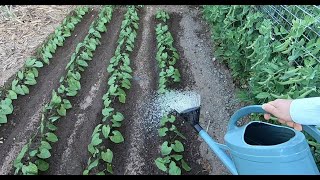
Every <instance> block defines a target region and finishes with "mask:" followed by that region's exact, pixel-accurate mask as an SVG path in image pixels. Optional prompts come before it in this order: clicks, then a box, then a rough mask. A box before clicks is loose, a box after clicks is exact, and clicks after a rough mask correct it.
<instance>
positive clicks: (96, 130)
mask: <svg viewBox="0 0 320 180" xmlns="http://www.w3.org/2000/svg"><path fill="white" fill-rule="evenodd" d="M101 126H102V124H98V125H97V126H96V127H95V128H94V130H93V133H92V135H91V137H93V136H94V135H95V134H97V132H100V131H101V129H100V127H101Z"/></svg>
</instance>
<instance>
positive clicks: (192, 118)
mask: <svg viewBox="0 0 320 180" xmlns="http://www.w3.org/2000/svg"><path fill="white" fill-rule="evenodd" d="M179 115H180V116H181V117H183V118H184V119H185V120H186V121H187V122H189V123H190V124H191V125H192V127H193V128H194V129H195V130H196V131H197V132H198V133H199V132H200V131H201V130H202V127H201V126H200V125H199V118H200V106H197V107H192V108H189V109H186V110H184V111H182V112H180V113H179Z"/></svg>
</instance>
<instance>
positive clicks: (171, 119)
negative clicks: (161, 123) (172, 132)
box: [168, 115, 176, 123]
mask: <svg viewBox="0 0 320 180" xmlns="http://www.w3.org/2000/svg"><path fill="white" fill-rule="evenodd" d="M168 120H169V122H171V123H174V121H175V120H176V117H174V116H173V115H171V116H170V118H169V119H168Z"/></svg>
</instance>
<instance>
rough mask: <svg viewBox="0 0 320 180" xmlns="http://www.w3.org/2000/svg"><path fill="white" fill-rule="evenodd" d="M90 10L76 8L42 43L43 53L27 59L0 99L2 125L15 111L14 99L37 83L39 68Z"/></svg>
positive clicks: (0, 122) (0, 121)
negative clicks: (9, 87) (3, 96)
mask: <svg viewBox="0 0 320 180" xmlns="http://www.w3.org/2000/svg"><path fill="white" fill-rule="evenodd" d="M88 11H89V9H88V7H78V8H76V9H75V10H74V12H73V13H71V16H68V17H67V18H65V19H64V20H63V22H62V24H61V25H60V26H58V27H57V28H56V29H55V31H54V33H53V34H52V35H51V36H50V38H49V39H48V40H47V42H45V43H44V44H43V45H42V47H41V48H40V51H41V53H38V55H37V57H30V58H28V59H27V60H26V61H25V65H24V68H23V70H20V71H18V73H17V74H16V78H15V79H14V80H13V81H12V85H11V89H10V90H7V91H6V96H5V98H4V99H3V100H1V101H0V104H1V106H0V125H1V124H5V123H7V116H8V115H10V114H12V113H13V109H14V108H13V105H12V100H16V99H18V96H19V95H22V96H24V95H26V94H29V88H28V87H29V86H33V85H35V84H37V81H36V78H37V77H38V76H39V73H38V70H39V69H40V68H42V67H43V66H44V64H43V63H46V64H49V60H50V59H51V58H52V57H53V54H54V53H55V51H56V49H57V47H58V46H63V42H64V41H65V38H67V37H69V36H71V32H72V31H73V30H74V28H75V25H76V24H78V23H79V22H80V21H81V19H82V17H83V15H85V14H86V13H87V12H88ZM0 97H1V96H0ZM9 99H10V100H9ZM9 112H10V113H9Z"/></svg>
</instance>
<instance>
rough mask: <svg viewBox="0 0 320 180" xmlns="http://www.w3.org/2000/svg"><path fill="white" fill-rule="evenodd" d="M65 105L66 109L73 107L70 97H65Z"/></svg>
mask: <svg viewBox="0 0 320 180" xmlns="http://www.w3.org/2000/svg"><path fill="white" fill-rule="evenodd" d="M63 107H64V108H65V109H71V108H72V105H71V103H70V101H69V100H68V99H63Z"/></svg>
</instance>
